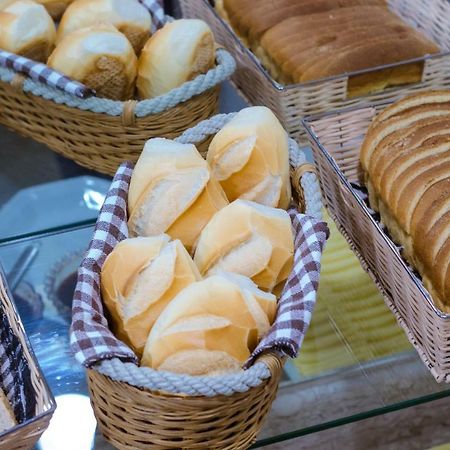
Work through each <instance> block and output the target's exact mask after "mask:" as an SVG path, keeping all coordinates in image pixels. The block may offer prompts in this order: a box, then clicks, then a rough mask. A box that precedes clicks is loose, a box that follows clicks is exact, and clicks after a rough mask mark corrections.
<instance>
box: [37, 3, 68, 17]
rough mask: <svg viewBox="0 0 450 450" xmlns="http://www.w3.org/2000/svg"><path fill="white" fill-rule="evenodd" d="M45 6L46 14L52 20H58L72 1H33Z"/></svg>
mask: <svg viewBox="0 0 450 450" xmlns="http://www.w3.org/2000/svg"><path fill="white" fill-rule="evenodd" d="M35 1H36V2H38V3H41V4H42V5H44V6H45V8H46V9H47V11H48V13H49V14H50V15H51V16H52V17H53V19H55V20H58V19H59V18H60V17H61V16H62V14H63V12H64V11H65V10H66V8H67V7H68V6H69V5H70V4H71V3H72V2H73V1H74V0H35Z"/></svg>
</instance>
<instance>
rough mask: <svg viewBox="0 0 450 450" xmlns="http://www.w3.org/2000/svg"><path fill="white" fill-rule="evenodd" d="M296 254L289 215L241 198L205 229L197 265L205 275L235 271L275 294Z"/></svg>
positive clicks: (290, 267) (286, 275)
mask: <svg viewBox="0 0 450 450" xmlns="http://www.w3.org/2000/svg"><path fill="white" fill-rule="evenodd" d="M293 254H294V238H293V232H292V225H291V220H290V218H289V215H288V213H287V212H286V211H284V210H282V209H277V208H271V207H269V206H264V205H260V204H258V203H255V202H250V201H248V200H240V199H239V200H235V201H234V202H232V203H230V204H229V205H228V206H226V207H225V208H223V209H221V210H220V211H219V212H217V213H216V215H215V216H214V217H213V218H212V219H211V221H210V222H209V223H208V224H207V225H206V226H205V228H204V229H203V231H202V233H201V235H200V239H199V241H198V244H197V248H196V251H195V256H194V262H195V263H196V264H197V266H198V268H199V269H200V273H201V274H202V275H213V274H215V273H217V272H218V271H225V272H233V273H237V274H240V275H245V276H247V277H249V278H251V279H252V280H253V281H254V282H255V283H256V284H257V285H258V286H259V287H260V288H261V289H264V290H267V291H272V290H273V289H274V288H275V286H277V285H279V284H280V283H282V282H283V281H284V280H286V278H287V277H288V275H289V273H290V271H291V269H292V264H293Z"/></svg>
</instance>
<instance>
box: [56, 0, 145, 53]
mask: <svg viewBox="0 0 450 450" xmlns="http://www.w3.org/2000/svg"><path fill="white" fill-rule="evenodd" d="M98 23H108V24H111V25H114V27H116V28H117V29H118V30H119V31H120V32H121V33H123V34H124V35H125V36H126V37H127V38H128V40H129V41H130V43H131V45H132V46H133V48H134V51H135V52H136V54H137V55H139V53H140V51H141V50H142V47H143V46H144V44H145V43H146V42H147V40H148V38H149V36H150V26H151V17H150V13H149V12H148V9H147V8H145V7H144V6H143V5H142V4H141V3H139V2H138V0H76V1H75V2H74V3H72V4H71V5H70V6H69V7H68V8H67V9H66V11H65V13H64V15H63V17H62V19H61V22H60V24H59V27H58V35H57V42H60V41H61V40H62V39H63V38H64V36H67V35H68V34H70V33H72V32H73V31H75V30H79V29H80V28H86V27H89V26H92V25H96V24H98Z"/></svg>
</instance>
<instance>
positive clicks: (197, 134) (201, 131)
mask: <svg viewBox="0 0 450 450" xmlns="http://www.w3.org/2000/svg"><path fill="white" fill-rule="evenodd" d="M236 114H237V113H236V112H231V113H225V114H224V113H222V114H216V115H214V116H212V117H210V118H209V119H206V120H204V121H202V122H199V123H198V124H197V125H195V126H194V127H191V128H189V129H188V130H186V131H185V132H184V133H182V134H181V135H180V136H179V137H178V138H177V139H176V140H177V141H179V142H181V143H194V144H195V143H196V142H199V141H201V140H202V139H203V138H204V137H205V136H209V135H212V134H215V133H216V132H217V131H218V130H220V129H221V128H223V126H224V125H225V124H226V123H227V122H228V121H229V120H231V119H232V118H233V117H234V116H235V115H236ZM291 146H295V148H297V149H298V150H299V151H300V152H301V153H302V154H303V155H304V153H303V150H302V149H301V148H300V147H299V145H298V143H297V142H296V141H295V140H294V139H292V138H290V139H289V147H290V148H291ZM300 165H302V163H300ZM309 165H310V166H312V167H314V166H313V165H312V164H309ZM311 173H312V174H313V175H314V182H313V183H312V185H313V187H312V188H311V187H309V188H305V186H303V185H302V181H303V180H304V179H305V178H304V177H305V175H308V174H311ZM290 182H291V183H292V178H291V179H290ZM299 185H300V187H301V189H302V191H303V194H304V196H305V200H304V210H305V211H307V208H308V204H314V206H318V208H319V211H321V206H322V199H321V197H320V200H319V201H317V199H315V198H313V197H314V193H316V192H317V193H319V196H320V188H319V181H318V176H317V174H316V173H314V172H311V171H310V170H305V171H304V173H302V175H301V177H300V183H299ZM298 206H299V205H298ZM309 214H311V215H312V216H313V217H315V213H314V212H313V211H310V212H309ZM319 215H320V217H315V218H316V219H320V220H322V218H321V212H320V213H319ZM253 357H254V360H253V361H252V362H251V365H250V366H249V367H248V368H247V369H244V370H243V373H245V372H246V371H247V370H249V369H252V368H253V367H255V366H256V365H257V364H258V363H262V364H264V365H265V366H266V368H267V369H268V370H269V373H270V376H269V377H268V378H270V377H272V376H273V370H271V364H267V363H266V362H267V361H272V366H273V365H274V364H275V366H277V365H281V367H282V366H283V365H284V359H285V358H284V357H283V355H282V354H281V353H279V352H278V351H277V349H276V347H272V348H270V349H265V350H263V351H261V352H260V353H257V354H255V355H254V356H253ZM274 361H276V363H275V362H274ZM102 365H103V370H102ZM115 365H117V366H118V367H114V366H115ZM118 368H120V369H118ZM127 368H130V371H132V372H135V371H141V370H142V369H144V370H145V371H146V372H147V373H148V375H149V376H150V375H151V374H156V373H162V372H163V371H157V370H156V369H152V368H148V367H141V366H137V365H136V364H135V363H133V362H131V363H130V362H124V361H122V360H120V359H119V358H112V359H109V358H103V359H102V360H100V361H98V362H95V363H93V364H91V365H89V369H93V370H97V371H99V372H100V373H102V374H103V375H109V373H113V372H114V374H116V373H118V377H119V378H122V379H123V378H124V377H125V376H127V375H128V374H126V375H124V371H126V370H127ZM116 369H117V371H116ZM274 370H275V369H274ZM258 371H259V372H261V369H258V370H256V369H255V372H254V373H251V374H250V373H249V374H248V377H249V379H250V380H251V379H252V377H253V379H255V378H256V377H259V381H260V382H259V383H258V386H259V385H261V383H263V382H264V381H265V379H266V377H265V375H264V374H262V372H261V374H260V373H258ZM105 372H108V373H107V374H106V373H105ZM142 373H143V372H141V374H142ZM166 373H167V374H168V375H167V376H173V377H174V378H180V377H184V378H186V380H188V379H189V380H190V379H192V380H198V379H199V377H198V376H191V375H186V374H173V373H171V372H166ZM238 373H240V372H237V373H232V374H226V375H223V377H226V376H227V375H228V376H236V375H237V374H238ZM162 376H163V377H164V376H165V375H162ZM110 378H111V379H114V381H117V380H116V379H115V378H114V377H113V376H110ZM131 378H133V377H131ZM140 378H141V383H145V382H147V383H148V381H147V380H148V379H150V377H149V378H147V380H144V378H145V374H144V375H143V376H140ZM200 378H205V379H213V378H214V377H213V376H208V375H203V376H201V377H200ZM216 379H218V377H216ZM230 381H231V380H230ZM152 383H155V381H154V380H152ZM128 384H131V385H134V386H138V384H139V383H138V382H136V384H135V383H128ZM226 384H227V386H230V384H229V383H226ZM234 384H235V385H236V382H234ZM141 388H144V387H143V386H142V385H141ZM250 389H252V387H249V389H248V390H250ZM149 390H153V389H149ZM156 390H157V389H156ZM215 390H219V389H215ZM171 394H172V393H171ZM186 395H189V394H186V393H182V394H181V396H186ZM198 395H201V394H197V395H195V396H198ZM215 395H220V394H215Z"/></svg>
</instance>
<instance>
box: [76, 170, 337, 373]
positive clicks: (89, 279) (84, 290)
mask: <svg viewBox="0 0 450 450" xmlns="http://www.w3.org/2000/svg"><path fill="white" fill-rule="evenodd" d="M131 173H132V165H131V163H124V164H122V165H121V166H120V168H119V170H118V171H117V173H116V175H115V177H114V179H113V182H112V185H111V188H110V190H109V192H108V194H107V196H106V200H105V204H104V205H103V207H102V210H101V211H100V214H99V218H98V221H97V225H96V227H95V231H94V236H93V239H92V241H91V244H90V247H89V249H88V252H87V254H86V256H85V258H84V259H83V261H82V263H81V267H80V269H79V271H78V283H77V286H76V290H75V295H74V299H73V304H72V326H71V333H70V340H71V348H72V351H73V353H74V354H75V357H76V358H77V360H78V361H79V362H80V363H81V364H83V365H85V366H86V367H90V366H92V365H93V364H95V363H98V362H100V361H102V360H105V359H111V358H114V357H115V358H119V359H121V360H122V361H131V362H137V358H136V356H135V355H134V353H133V352H132V351H131V349H130V348H129V347H127V346H126V345H125V344H123V343H122V342H121V341H119V340H118V339H116V338H115V337H114V335H113V334H112V333H111V331H110V330H109V329H108V325H107V320H106V318H105V316H104V313H103V307H102V301H101V295H100V272H101V268H102V265H103V263H104V261H105V259H106V257H107V255H108V254H109V253H110V252H111V251H112V249H113V248H114V246H115V245H116V244H117V243H118V242H119V241H121V240H123V239H125V238H126V237H127V236H128V229H127V213H126V211H127V208H126V198H127V193H128V187H129V182H130V179H131ZM289 214H290V216H291V219H292V224H293V229H294V233H295V254H294V266H293V270H292V272H291V274H290V275H289V277H288V280H287V282H286V286H285V288H284V291H283V293H282V296H281V298H280V301H279V308H278V313H277V317H276V319H275V322H274V324H273V325H272V327H271V329H270V330H269V332H268V334H267V335H266V336H265V337H264V338H263V339H262V341H261V342H260V344H259V345H258V347H257V349H256V350H255V351H254V353H253V354H252V357H251V359H250V361H249V362H248V364H251V363H252V362H253V361H254V359H255V358H256V356H257V355H259V354H260V353H261V352H263V351H265V350H268V349H274V350H278V351H280V352H281V353H283V354H284V355H286V356H290V357H295V356H296V355H297V352H298V349H299V347H300V345H301V343H302V341H303V337H304V335H305V333H306V330H307V328H308V325H309V323H310V321H311V315H312V312H313V309H314V304H315V301H316V291H317V288H318V284H319V272H320V257H321V254H322V250H323V248H324V244H325V241H326V239H327V238H328V233H329V232H328V227H327V225H326V224H325V222H322V221H320V220H316V219H314V218H312V217H310V216H307V215H304V214H300V213H299V212H298V211H297V210H296V209H294V208H291V209H290V210H289Z"/></svg>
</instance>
